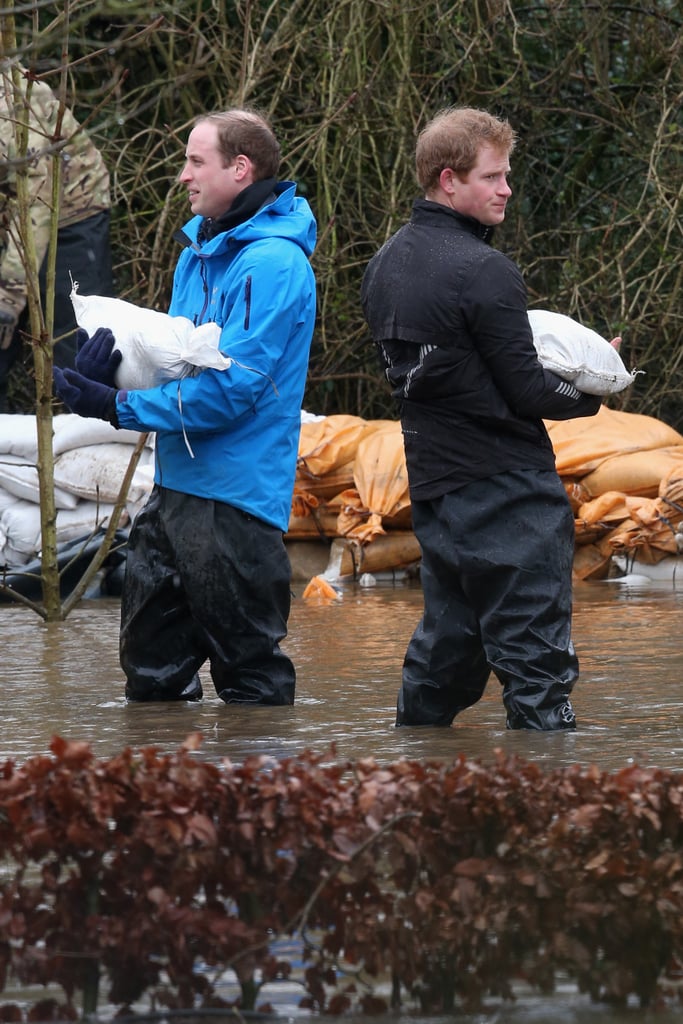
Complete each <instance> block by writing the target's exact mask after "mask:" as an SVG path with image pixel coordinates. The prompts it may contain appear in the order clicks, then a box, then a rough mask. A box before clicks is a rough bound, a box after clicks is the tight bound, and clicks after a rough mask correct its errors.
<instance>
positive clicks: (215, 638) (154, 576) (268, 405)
mask: <svg viewBox="0 0 683 1024" xmlns="http://www.w3.org/2000/svg"><path fill="white" fill-rule="evenodd" d="M185 158H186V159H185V165H184V167H183V170H182V172H181V174H180V176H179V181H180V182H181V183H182V184H183V185H184V186H185V187H186V189H187V194H188V199H189V203H190V208H191V210H192V213H193V214H194V216H193V218H192V219H191V220H190V221H189V222H188V223H187V224H186V225H185V227H184V229H183V231H182V232H179V233H178V235H177V236H176V237H177V238H178V239H179V240H180V241H181V242H182V244H183V245H184V248H183V250H182V252H181V254H180V257H179V259H178V264H177V267H176V270H175V276H174V282H173V293H172V297H171V303H170V307H169V313H170V314H171V315H173V316H184V317H188V318H189V319H191V320H192V321H193V322H194V323H195V324H196V325H199V324H203V323H207V322H210V321H212V322H215V323H217V324H218V325H219V326H220V327H221V338H220V345H219V347H220V350H221V352H222V353H223V354H224V355H225V356H227V357H228V358H229V359H230V360H231V363H230V366H229V367H228V368H227V369H224V370H214V369H205V370H202V371H201V372H200V373H199V374H198V375H197V376H194V377H186V378H184V379H182V380H180V381H171V382H168V383H165V384H162V385H161V386H159V387H154V388H150V389H149V390H136V391H127V392H126V391H120V390H118V391H117V389H116V387H115V384H114V375H115V372H116V368H117V365H118V360H120V354H119V353H118V352H117V351H112V347H113V344H114V335H115V333H116V325H115V324H112V325H108V326H111V328H112V329H113V332H114V334H113V335H112V334H111V332H110V331H107V332H104V333H103V332H102V331H98V332H96V333H95V334H94V335H93V336H92V338H90V339H89V340H87V341H86V342H85V344H83V345H82V347H81V349H80V351H79V354H78V358H77V362H76V370H65V371H64V372H62V371H60V370H55V388H56V391H57V394H58V395H59V397H60V398H61V399H62V401H63V402H64V404H65V405H66V406H67V407H68V408H69V409H71V410H72V411H73V412H76V413H79V414H80V415H81V416H94V417H99V418H101V419H105V420H109V421H110V422H112V423H113V424H114V425H115V426H117V427H126V428H128V429H132V430H139V431H154V432H156V467H155V486H154V489H153V492H152V494H151V496H150V498H149V501H148V502H147V504H146V505H145V507H144V508H143V509H142V511H141V512H140V513H139V515H138V516H137V518H136V520H135V523H134V525H133V527H132V529H131V533H130V538H129V542H128V555H127V560H126V576H125V583H124V590H123V595H122V603H121V635H120V658H121V666H122V668H123V670H124V672H125V674H126V696H127V697H128V699H129V700H133V701H149V700H198V699H200V698H201V697H202V686H201V682H200V679H199V675H198V672H199V669H200V667H201V666H202V664H203V663H204V662H205V661H207V660H208V661H209V664H210V668H211V677H212V680H213V683H214V686H215V688H216V692H217V694H218V696H219V697H221V698H222V700H224V701H225V702H226V703H229V704H230V703H250V704H292V703H293V701H294V691H295V670H294V666H293V665H292V662H291V660H290V659H289V657H287V655H286V654H285V653H284V652H283V651H282V650H281V648H280V641H281V640H282V639H283V638H284V637H285V636H286V632H287V619H288V616H289V610H290V577H291V571H290V565H289V560H288V557H287V553H286V549H285V545H284V540H283V533H284V532H285V531H286V529H287V526H288V522H289V514H290V507H291V498H292V490H293V485H294V475H295V470H296V459H297V451H298V439H299V430H300V421H301V404H302V400H303V395H304V386H305V381H306V373H307V367H308V356H309V349H310V343H311V337H312V334H313V325H314V319H315V281H314V276H313V272H312V269H311V265H310V260H309V257H310V256H311V253H312V251H313V248H314V245H315V237H316V225H315V219H314V217H313V214H312V212H311V209H310V207H309V205H308V203H307V202H306V200H305V199H303V198H302V197H300V196H297V195H296V189H295V186H294V184H293V183H292V182H287V181H283V182H278V180H277V173H278V170H279V166H280V147H279V145H278V142H277V140H276V138H275V136H274V135H273V132H272V130H271V128H270V126H269V124H268V123H267V121H266V120H265V119H264V118H263V117H262V116H261V115H260V114H259V113H258V112H255V111H252V110H249V109H232V110H228V111H224V112H220V113H214V114H208V115H205V116H202V117H199V118H198V119H197V121H196V122H195V124H194V127H193V129H192V131H191V132H190V135H189V139H188V143H187V149H186V154H185Z"/></svg>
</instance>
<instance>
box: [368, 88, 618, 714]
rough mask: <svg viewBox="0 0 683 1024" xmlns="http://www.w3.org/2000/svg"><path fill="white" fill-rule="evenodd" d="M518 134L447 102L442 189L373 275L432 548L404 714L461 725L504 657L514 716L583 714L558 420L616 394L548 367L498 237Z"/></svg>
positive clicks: (442, 123) (423, 148) (423, 165)
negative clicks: (588, 391)
mask: <svg viewBox="0 0 683 1024" xmlns="http://www.w3.org/2000/svg"><path fill="white" fill-rule="evenodd" d="M514 143H515V136H514V132H513V130H512V128H511V126H510V125H509V123H508V122H507V121H504V120H501V119H499V118H496V117H493V116H491V115H490V114H488V113H486V112H484V111H480V110H475V109H471V108H452V109H449V110H444V111H442V112H440V113H439V114H437V115H436V117H435V118H434V119H433V120H432V121H431V122H430V123H429V124H428V125H427V126H426V127H425V128H424V130H423V131H422V132H421V133H420V136H419V138H418V142H417V150H416V169H417V178H418V182H419V184H420V186H421V188H422V189H423V191H424V196H425V198H424V199H418V200H416V201H415V203H414V205H413V210H412V215H411V218H410V221H409V222H408V223H407V224H405V225H404V226H403V227H401V228H400V229H399V230H398V231H397V232H396V234H395V235H393V237H392V238H390V239H389V240H388V241H387V242H386V244H385V245H384V246H383V247H382V248H381V249H380V251H379V252H378V253H377V254H376V255H375V256H374V257H373V258H372V260H371V261H370V263H369V265H368V267H367V270H366V273H365V276H364V279H363V286H362V295H361V298H362V304H363V310H364V313H365V317H366V319H367V322H368V325H369V328H370V331H371V334H372V337H373V339H374V341H375V342H376V343H377V346H378V348H379V352H380V355H381V358H382V360H383V363H384V365H385V368H386V376H387V380H388V381H389V383H390V384H391V386H392V389H393V394H394V396H395V397H396V399H397V400H398V403H399V406H400V414H401V423H402V429H403V438H404V445H405V452H406V463H407V468H408V476H409V481H410V495H411V505H412V515H413V527H414V530H415V534H416V536H417V538H418V540H419V542H420V546H421V549H422V565H421V579H422V586H423V592H424V614H423V617H422V619H421V621H420V623H419V624H418V626H417V628H416V630H415V633H414V634H413V637H412V639H411V641H410V643H409V645H408V650H407V652H406V656H405V659H404V663H403V677H402V685H401V689H400V691H399V696H398V708H397V718H396V724H397V725H433V726H448V725H450V724H451V723H452V721H453V719H454V717H455V716H456V715H457V714H458V713H459V712H460V711H462V710H463V709H464V708H467V707H470V706H471V705H472V704H474V703H476V702H477V701H478V700H479V698H480V697H481V696H482V694H483V692H484V689H485V687H486V683H487V680H488V677H489V674H490V672H493V673H494V674H495V675H496V677H497V678H498V680H499V681H500V683H501V685H502V688H503V702H504V705H505V708H506V711H507V727H508V728H510V729H543V730H551V729H575V728H576V718H575V715H574V711H573V708H572V705H571V702H570V699H569V695H570V693H571V691H572V688H573V686H574V683H575V682H576V679H577V677H578V661H577V657H576V653H575V651H574V646H573V644H572V640H571V614H572V563H573V553H574V518H573V514H572V511H571V508H570V505H569V501H568V499H567V495H566V493H565V490H564V487H563V485H562V482H561V480H560V478H559V476H558V475H557V471H556V468H555V457H554V452H553V449H552V445H551V443H550V440H549V438H548V434H547V432H546V429H545V426H544V423H543V419H544V418H547V419H555V420H563V419H572V418H574V417H578V416H592V415H595V413H597V411H598V409H599V407H600V401H601V400H600V398H599V397H595V396H592V395H584V394H582V393H581V392H579V391H577V389H576V388H575V387H574V386H573V385H572V384H570V383H568V382H566V381H563V380H561V379H560V378H559V377H557V376H556V375H555V374H553V373H551V372H549V371H547V370H545V369H543V367H542V366H541V364H540V363H539V361H538V358H537V356H536V350H535V348H534V343H533V337H532V333H531V328H530V325H529V320H528V317H527V293H526V287H525V285H524V281H523V279H522V276H521V274H520V272H519V270H518V268H517V267H516V265H515V264H514V263H513V262H512V261H511V260H510V259H508V258H507V257H506V256H504V255H503V254H502V253H501V252H500V251H498V250H497V249H494V248H492V247H491V245H490V240H491V235H492V233H493V229H494V227H495V225H496V224H500V223H501V222H502V221H503V219H504V217H505V209H506V205H507V202H508V199H509V198H510V195H511V189H510V186H509V184H508V175H509V173H510V160H509V158H510V154H511V152H512V150H513V148H514Z"/></svg>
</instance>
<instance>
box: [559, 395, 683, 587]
mask: <svg viewBox="0 0 683 1024" xmlns="http://www.w3.org/2000/svg"><path fill="white" fill-rule="evenodd" d="M546 426H547V427H548V432H549V435H550V440H551V441H552V444H553V448H554V451H555V458H556V464H557V469H558V472H559V474H560V476H561V477H562V479H563V480H564V483H565V487H566V489H567V493H568V495H569V498H570V501H571V503H572V507H573V509H574V516H575V520H576V555H575V558H574V572H575V575H576V576H578V577H579V578H581V579H601V578H604V577H605V576H607V575H608V573H609V571H610V563H611V562H612V559H613V557H614V556H615V555H618V556H621V558H620V560H621V559H623V558H625V559H626V560H627V561H628V560H631V561H634V560H637V561H638V562H640V563H643V564H647V565H655V564H657V563H658V562H661V561H662V560H663V559H665V558H668V557H672V556H677V555H678V554H679V553H680V551H681V550H682V549H683V436H682V435H681V434H679V433H678V431H676V430H674V429H673V427H669V426H667V424H666V423H663V422H662V421H661V420H657V419H655V418H653V417H652V416H642V415H639V414H637V413H627V412H619V411H617V410H614V409H608V408H607V406H602V407H601V409H600V411H599V413H598V415H597V416H594V417H589V418H586V419H580V420H567V421H565V422H562V423H560V422H549V423H547V424H546Z"/></svg>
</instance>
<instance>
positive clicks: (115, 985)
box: [0, 736, 683, 1020]
mask: <svg viewBox="0 0 683 1024" xmlns="http://www.w3.org/2000/svg"><path fill="white" fill-rule="evenodd" d="M198 746H199V737H198V736H190V737H188V739H187V740H186V742H185V743H184V744H183V746H182V747H181V748H180V749H179V750H178V751H177V752H176V753H172V754H163V753H160V752H159V751H158V750H156V749H154V748H145V749H141V750H131V749H127V750H124V751H123V752H122V753H121V754H119V755H117V756H116V757H113V758H111V759H109V760H97V759H96V758H95V757H94V756H93V754H92V752H91V750H90V749H89V747H88V746H87V745H85V744H82V743H78V742H66V741H65V740H63V739H60V738H55V739H54V740H53V743H52V747H51V755H50V756H37V757H33V758H30V759H29V760H27V761H26V762H24V763H23V764H21V765H17V764H15V763H14V762H12V761H7V762H6V763H5V764H4V765H3V766H2V767H0V858H1V859H2V864H3V869H2V871H1V872H0V991H1V990H5V989H6V988H7V987H8V985H9V984H10V983H12V984H16V983H17V981H18V983H19V985H23V986H29V985H36V984H39V985H40V984H42V985H47V984H57V985H58V986H61V989H62V990H63V992H64V1002H63V1003H61V1004H59V1005H58V1004H56V1003H55V1002H54V1001H53V1002H52V1003H51V1004H50V1005H49V1006H47V1005H46V1004H45V1001H41V1002H39V1003H36V1004H35V1005H34V1006H33V1007H32V1008H29V1009H28V1010H27V1009H25V1008H24V1007H19V1004H16V1003H15V1004H11V1003H5V1004H4V1005H0V1019H3V1020H12V1019H16V1020H22V1019H24V1017H26V1016H27V1015H28V1018H29V1019H36V1015H38V1016H39V1017H40V1016H41V1015H42V1019H45V1014H46V1013H47V1012H49V1014H50V1015H51V1017H52V1019H56V1018H60V1017H61V1018H62V1019H66V1018H73V1017H74V1016H75V1015H76V1009H75V1001H76V998H77V996H78V997H79V998H81V999H82V1000H83V1009H84V1012H89V1013H93V1012H95V1011H96V1009H97V1005H98V999H99V998H100V993H99V989H100V988H102V987H103V984H104V981H106V984H107V990H106V993H105V995H106V999H107V1001H108V1002H109V1003H110V1004H114V1005H115V1006H117V1007H119V1008H120V1010H121V1012H125V1011H127V1010H129V1009H130V1007H131V1006H132V1004H133V1003H134V1002H135V1001H137V1000H140V999H145V1000H147V1001H148V1002H149V1004H150V1005H153V1006H159V1005H161V1006H166V1007H169V1008H175V1009H179V1008H188V1007H193V1008H195V1009H196V1010H202V1009H206V1008H209V1007H217V1006H220V1005H225V1002H224V1001H222V1000H221V998H220V996H219V994H217V991H216V983H217V981H218V979H219V978H220V975H221V974H222V973H223V972H224V971H225V970H226V969H227V968H229V967H230V968H233V969H234V971H235V972H236V974H237V977H238V978H239V980H240V982H241V986H242V998H241V1000H240V1005H241V1007H242V1009H251V1008H253V1007H254V1006H256V1005H258V1004H259V988H260V986H261V985H263V984H264V983H265V982H268V981H271V980H274V979H278V978H287V977H289V976H290V975H292V971H293V966H294V965H293V964H292V963H291V962H287V961H285V962H282V961H278V960H277V957H276V953H277V943H276V944H275V947H274V946H273V940H274V938H275V937H286V936H294V937H296V938H297V939H298V940H300V942H301V960H302V966H303V971H302V972H300V974H299V975H297V976H300V978H301V983H302V1001H301V1004H302V1006H306V1007H308V1008H312V1009H314V1010H318V1011H321V1012H326V1013H343V1012H345V1011H347V1010H362V1011H363V1012H366V1013H367V1012H383V1011H385V1010H388V1009H389V1007H390V1005H391V1006H393V1008H394V1009H395V1008H397V1007H398V1006H399V1005H401V1004H403V1005H407V1006H412V1007H415V1006H419V1007H420V1008H421V1009H423V1010H427V1011H431V1012H434V1011H443V1010H448V1009H451V1008H452V1007H453V1006H458V1007H462V1008H465V1009H470V1010H471V1009H474V1008H477V1007H480V1006H481V1005H482V1004H483V1003H484V1001H485V1000H486V999H487V998H490V997H499V998H503V999H505V998H513V989H514V986H515V984H516V983H518V982H519V981H524V982H526V983H528V984H530V985H531V986H532V987H534V988H535V989H536V990H538V991H541V992H552V990H553V987H554V984H555V982H556V979H557V978H558V977H562V978H569V979H572V980H574V981H575V982H576V984H577V986H578V988H579V990H580V991H583V992H587V993H589V994H590V996H591V997H592V998H593V999H595V1000H603V1001H610V1002H614V1003H621V1004H623V1003H625V1002H626V1001H627V999H628V998H629V997H631V996H634V995H635V996H637V997H638V998H639V999H640V1001H641V1004H643V1005H647V1004H650V1003H652V1002H653V1001H658V1002H660V1003H662V1002H668V1003H671V1002H672V1001H673V1002H676V1000H677V999H678V996H677V995H676V992H677V989H676V985H675V979H676V977H677V976H679V975H680V971H681V969H682V968H683V782H682V779H681V776H680V775H679V774H677V773H674V772H671V771H665V770H660V769H641V768H638V767H629V768H625V769H624V770H622V771H618V772H612V773H608V772H603V771H600V770H598V769H597V768H595V767H588V768H582V767H578V766H576V767H572V768H564V769H559V770H556V771H551V772H547V771H543V770H541V769H540V768H539V767H537V766H535V765H533V764H530V763H525V762H524V761H521V760H518V759H506V758H504V757H503V756H502V755H501V754H498V755H497V758H496V760H495V762H494V763H493V764H492V765H491V766H485V765H483V764H481V763H478V762H473V761H468V760H466V759H465V758H464V757H460V758H458V759H457V760H455V761H453V762H452V763H448V764H443V763H430V762H427V763H425V762H418V761H399V762H396V763H392V764H388V765H379V764H377V763H376V762H375V761H373V760H363V761H358V762H351V761H343V762H338V761H336V760H335V759H334V752H332V754H331V755H330V754H328V755H326V757H322V756H319V755H314V754H311V753H304V754H302V755H301V756H300V757H296V758H290V759H286V760H282V761H277V760H275V759H270V758H266V757H255V758H250V759H248V760H247V761H245V762H244V763H243V764H240V765H235V764H231V763H229V762H227V761H226V762H225V763H224V764H222V765H220V766H217V765H215V764H210V763H204V762H202V761H201V760H200V758H199V756H198V754H197V748H198ZM287 948H291V943H290V944H289V946H288V947H287ZM207 968H208V970H207ZM387 982H390V984H389V985H387ZM387 991H388V992H389V995H386V992H387ZM676 1005H680V1002H678V1003H676ZM260 1007H261V1008H267V1006H265V1007H264V1004H263V1000H262V999H261V1003H260Z"/></svg>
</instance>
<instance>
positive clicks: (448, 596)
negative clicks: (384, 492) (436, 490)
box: [396, 470, 578, 729]
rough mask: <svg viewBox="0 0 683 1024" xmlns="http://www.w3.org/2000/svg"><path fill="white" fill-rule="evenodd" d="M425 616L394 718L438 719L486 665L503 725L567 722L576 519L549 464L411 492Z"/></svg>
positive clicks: (468, 698) (466, 700)
mask: <svg viewBox="0 0 683 1024" xmlns="http://www.w3.org/2000/svg"><path fill="white" fill-rule="evenodd" d="M412 515H413V527H414V530H415V534H416V536H417V538H418V540H419V542H420V546H421V548H422V567H421V577H422V587H423V592H424V615H423V617H422V620H421V621H420V623H419V625H418V626H417V629H416V630H415V633H414V634H413V637H412V639H411V641H410V643H409V645H408V650H407V652H406V656H405V660H404V665H403V679H402V685H401V689H400V691H399V696H398V708H397V718H396V724H397V725H440V726H448V725H450V724H451V722H452V721H453V719H454V717H455V716H456V715H457V714H458V712H460V711H462V710H463V709H464V708H467V707H470V706H471V705H472V704H475V703H476V702H477V701H478V700H479V698H480V697H481V696H482V694H483V692H484V689H485V687H486V683H487V680H488V678H489V674H490V673H491V672H493V673H494V674H495V675H496V676H497V678H498V680H499V681H500V683H501V684H502V687H503V703H504V705H505V708H506V710H507V726H508V728H511V729H573V728H575V727H576V720H575V718H574V712H573V710H572V707H571V703H570V702H569V694H570V692H571V690H572V688H573V686H574V683H575V682H576V679H577V677H578V660H577V657H576V654H575V651H574V646H573V644H572V641H571V635H570V634H571V614H572V564H573V555H574V517H573V514H572V511H571V508H570V505H569V501H568V499H567V495H566V493H565V490H564V487H563V485H562V482H561V481H560V479H559V477H558V476H557V474H555V473H552V472H547V471H536V470H531V471H524V472H521V471H520V472H510V473H500V474H498V475H496V476H493V477H490V478H489V479H485V480H480V481H477V482H476V483H472V484H470V485H468V486H467V487H463V488H462V489H460V490H456V491H453V492H452V493H450V494H446V495H444V496H443V497H441V498H438V499H436V500H434V501H417V502H415V501H414V502H412Z"/></svg>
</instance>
